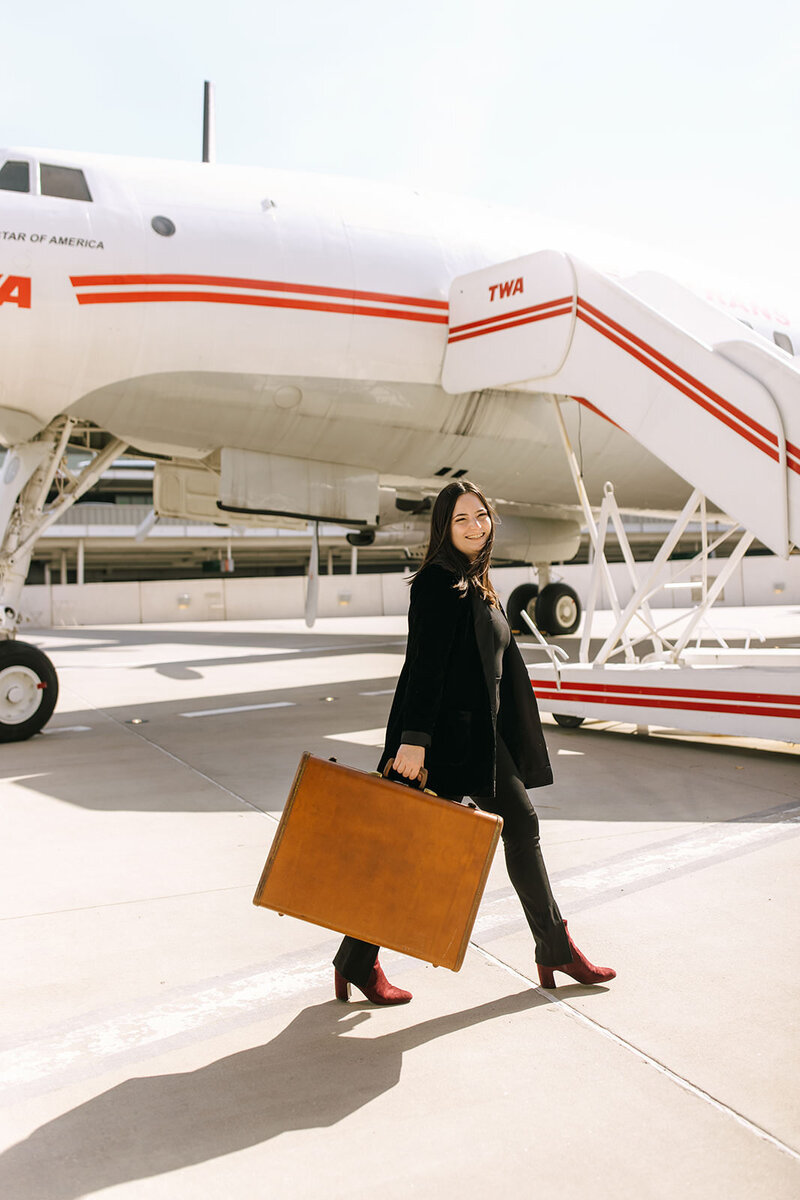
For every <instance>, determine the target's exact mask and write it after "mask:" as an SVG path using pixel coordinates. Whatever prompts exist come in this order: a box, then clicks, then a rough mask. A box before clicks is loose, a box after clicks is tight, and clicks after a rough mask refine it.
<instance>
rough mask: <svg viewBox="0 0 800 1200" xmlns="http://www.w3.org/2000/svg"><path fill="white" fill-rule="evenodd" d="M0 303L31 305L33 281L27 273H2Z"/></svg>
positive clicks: (27, 306)
mask: <svg viewBox="0 0 800 1200" xmlns="http://www.w3.org/2000/svg"><path fill="white" fill-rule="evenodd" d="M0 304H16V305H17V306H18V307H19V308H30V306H31V281H30V279H28V278H27V277H26V276H25V275H0Z"/></svg>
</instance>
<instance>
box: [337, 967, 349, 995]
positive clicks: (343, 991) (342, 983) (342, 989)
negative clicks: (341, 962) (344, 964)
mask: <svg viewBox="0 0 800 1200" xmlns="http://www.w3.org/2000/svg"><path fill="white" fill-rule="evenodd" d="M333 982H334V987H335V988H336V999H337V1000H349V999H350V984H349V983H348V981H347V980H346V979H345V977H344V975H340V974H339V972H338V971H337V970H336V968H335V967H334V971H333Z"/></svg>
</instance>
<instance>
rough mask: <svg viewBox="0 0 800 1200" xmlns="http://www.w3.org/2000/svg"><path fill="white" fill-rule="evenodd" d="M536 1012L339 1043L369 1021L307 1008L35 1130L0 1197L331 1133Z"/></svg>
mask: <svg viewBox="0 0 800 1200" xmlns="http://www.w3.org/2000/svg"><path fill="white" fill-rule="evenodd" d="M546 1003H547V1001H546V1000H544V999H543V998H542V997H541V996H540V995H538V994H537V993H536V992H535V991H533V990H532V989H531V990H530V991H524V992H520V993H518V994H517V995H514V996H508V997H505V998H503V999H502V1000H494V1001H491V1002H490V1003H488V1004H481V1005H478V1006H476V1007H475V1008H469V1009H465V1010H464V1011H462V1012H459V1013H453V1014H451V1015H448V1016H443V1017H437V1018H435V1019H433V1020H430V1021H423V1022H422V1023H421V1024H420V1025H415V1026H412V1027H411V1028H410V1029H402V1030H398V1031H397V1032H395V1033H388V1034H384V1035H383V1036H377V1037H347V1036H346V1035H347V1034H348V1033H350V1032H351V1031H352V1030H353V1029H355V1028H356V1026H357V1025H359V1024H361V1023H362V1022H364V1021H372V1020H379V1019H380V1014H379V1013H377V1012H373V1011H372V1010H370V1009H367V1008H366V1007H355V1006H350V1007H348V1008H345V1007H344V1006H343V1005H342V1004H339V1003H338V1002H336V1001H327V1002H325V1003H323V1004H317V1005H314V1006H312V1007H310V1008H306V1009H304V1010H303V1011H302V1012H301V1013H299V1014H298V1016H297V1017H295V1019H294V1020H293V1021H292V1022H291V1024H289V1025H288V1026H287V1027H286V1029H284V1030H283V1031H282V1032H281V1033H279V1034H278V1035H277V1037H275V1038H273V1040H272V1041H271V1042H267V1044H266V1045H264V1046H256V1047H254V1048H253V1049H251V1050H243V1051H240V1052H239V1053H237V1054H231V1055H229V1056H228V1057H227V1058H221V1059H219V1060H218V1061H217V1062H213V1063H210V1064H209V1065H208V1066H207V1067H201V1068H200V1069H199V1070H197V1071H187V1072H185V1073H182V1074H175V1075H153V1076H146V1077H143V1078H139V1079H129V1080H127V1081H126V1082H125V1083H121V1084H119V1085H118V1086H117V1087H114V1088H111V1089H110V1091H107V1092H104V1093H103V1094H102V1095H100V1096H96V1097H95V1098H94V1099H92V1100H89V1101H87V1103H86V1104H82V1105H80V1107H78V1108H75V1109H73V1110H72V1111H71V1112H67V1113H65V1114H64V1115H63V1116H60V1117H56V1118H55V1119H54V1120H52V1121H50V1122H48V1123H47V1124H46V1125H42V1126H41V1127H40V1128H39V1129H37V1130H35V1131H34V1132H33V1133H32V1134H31V1135H30V1137H28V1138H26V1139H25V1141H23V1142H19V1143H18V1144H17V1145H16V1146H12V1147H11V1148H10V1149H9V1150H7V1151H6V1153H5V1154H3V1155H0V1195H2V1196H13V1197H15V1200H76V1198H77V1197H80V1196H85V1195H87V1194H90V1193H92V1192H96V1191H99V1190H100V1189H101V1188H108V1187H112V1186H113V1185H114V1184H119V1183H125V1182H127V1181H129V1180H133V1179H144V1178H147V1177H149V1176H151V1175H160V1174H163V1173H164V1172H167V1171H175V1170H177V1169H178V1168H180V1167H186V1166H191V1165H192V1164H195V1163H199V1162H204V1161H206V1160H208V1159H212V1158H217V1157H219V1156H220V1155H224V1154H231V1153H232V1152H233V1151H235V1150H242V1149H244V1148H246V1147H248V1146H254V1145H257V1144H258V1143H260V1142H265V1141H267V1140H268V1139H269V1138H272V1137H275V1136H277V1134H279V1133H285V1132H287V1131H288V1130H292V1129H308V1128H317V1127H321V1126H328V1125H334V1124H336V1122H337V1121H341V1120H342V1119H343V1118H344V1117H346V1116H348V1115H349V1114H350V1113H351V1112H354V1111H355V1110H356V1109H358V1108H361V1107H362V1105H364V1104H368V1103H369V1102H370V1101H371V1100H373V1099H375V1097H377V1096H380V1095H381V1094H382V1093H383V1092H386V1091H388V1090H389V1089H390V1088H393V1087H394V1086H395V1084H396V1083H397V1082H398V1080H399V1078H400V1069H401V1065H402V1059H403V1054H404V1052H405V1051H406V1050H411V1049H413V1048H414V1047H416V1046H420V1045H423V1044H424V1043H425V1042H429V1041H432V1040H433V1039H434V1038H437V1037H442V1036H445V1035H446V1034H449V1033H453V1032H455V1031H456V1030H459V1029H466V1028H468V1027H469V1026H471V1025H477V1024H479V1023H481V1022H483V1021H488V1020H491V1019H493V1018H495V1017H502V1016H508V1015H510V1014H513V1013H521V1012H525V1011H527V1010H528V1009H531V1008H535V1007H537V1006H538V1005H540V1004H546Z"/></svg>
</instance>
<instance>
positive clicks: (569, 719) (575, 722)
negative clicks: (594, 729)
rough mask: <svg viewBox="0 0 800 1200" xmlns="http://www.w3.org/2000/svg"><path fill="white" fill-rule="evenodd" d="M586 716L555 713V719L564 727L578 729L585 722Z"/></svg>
mask: <svg viewBox="0 0 800 1200" xmlns="http://www.w3.org/2000/svg"><path fill="white" fill-rule="evenodd" d="M584 719H585V718H584V717H573V715H572V713H553V720H554V721H555V722H556V724H557V725H560V726H561V727H562V728H563V729H577V728H578V726H579V725H582V724H583V722H584Z"/></svg>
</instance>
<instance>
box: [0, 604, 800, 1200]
mask: <svg viewBox="0 0 800 1200" xmlns="http://www.w3.org/2000/svg"><path fill="white" fill-rule="evenodd" d="M780 615H781V618H782V619H783V621H784V624H783V625H782V626H781V636H782V637H784V638H785V637H788V638H789V639H790V641H791V639H792V638H794V640H795V642H800V614H799V613H798V612H797V610H796V609H795V610H794V612H793V613H788V616H787V610H785V609H784V610H782V613H781V614H780ZM404 629H405V621H404V619H402V618H370V619H355V618H349V619H348V618H343V619H336V620H334V619H331V620H327V621H322V622H319V623H318V624H317V626H316V627H315V628H314V629H313V630H307V629H306V628H305V626H304V625H303V624H302V623H301V622H299V621H255V622H242V623H226V624H221V623H218V622H210V623H206V624H188V623H183V624H175V625H161V626H155V627H154V626H149V627H143V626H131V627H125V628H122V627H113V628H112V627H96V628H91V629H87V628H79V629H67V630H59V631H53V632H43V633H40V634H34V635H32V636H31V635H29V634H27V635H26V636H27V637H28V638H29V640H32V641H34V642H36V643H37V644H38V645H40V646H41V647H42V648H43V649H44V650H46V651H47V652H48V653H49V654H50V655H51V657H52V658H53V660H54V662H55V663H56V666H57V667H58V669H59V675H60V681H61V696H60V699H59V704H58V707H57V710H56V714H55V716H54V718H53V720H52V721H51V723H50V725H49V726H48V729H47V731H46V732H45V733H44V734H42V735H40V736H38V737H36V738H34V739H32V740H31V741H29V742H24V743H18V744H10V745H5V746H2V747H1V748H0V756H1V758H2V764H3V766H2V776H3V779H2V783H0V795H2V800H3V809H4V816H5V821H4V836H3V851H2V856H3V869H2V872H0V894H1V895H2V908H1V909H0V911H1V912H2V916H3V920H2V921H1V922H0V937H2V942H1V943H0V945H1V946H2V961H3V964H4V981H3V992H4V1000H3V1026H2V1031H1V1032H0V1039H1V1043H2V1044H0V1063H1V1064H2V1066H1V1068H0V1090H1V1091H2V1103H3V1109H2V1113H3V1116H2V1131H1V1133H0V1150H2V1153H0V1196H2V1197H3V1198H4V1200H73V1198H78V1197H83V1196H94V1195H102V1196H104V1197H106V1196H107V1197H109V1198H110V1197H114V1200H123V1198H124V1200H130V1198H136V1200H140V1198H141V1200H156V1198H158V1200H175V1198H176V1197H178V1198H180V1200H256V1198H261V1197H269V1198H270V1200H273V1198H274V1200H284V1198H285V1200H306V1198H309V1200H310V1198H312V1197H313V1198H315V1200H316V1198H317V1197H320V1196H324V1197H326V1198H328V1200H331V1198H338V1197H343V1198H344V1197H356V1198H357V1200H361V1198H362V1197H363V1198H366V1197H370V1196H376V1197H378V1196H380V1197H381V1198H382V1200H395V1198H397V1200H400V1198H402V1197H407V1196H418V1197H425V1198H427V1197H436V1198H437V1200H438V1198H446V1197H451V1196H453V1197H469V1198H472V1197H475V1198H476V1200H482V1198H483V1197H489V1196H494V1195H496V1194H498V1193H499V1194H501V1195H502V1194H504V1193H507V1194H511V1195H515V1196H526V1197H527V1196H531V1197H534V1196H538V1195H558V1196H560V1197H566V1198H567V1200H572V1198H573V1197H574V1198H576V1200H577V1198H578V1197H584V1196H587V1195H591V1196H595V1197H600V1198H605V1197H608V1198H609V1200H611V1198H612V1197H613V1198H615V1200H619V1198H623V1200H627V1198H628V1197H630V1198H631V1200H640V1198H644V1200H651V1198H652V1200H661V1198H662V1197H663V1198H664V1200H666V1198H667V1197H670V1198H672V1197H674V1196H676V1195H678V1196H681V1197H682V1200H699V1198H704V1200H705V1198H708V1197H711V1198H716V1197H719V1198H720V1200H722V1198H724V1200H739V1198H741V1200H761V1198H763V1200H784V1198H786V1200H789V1197H792V1200H794V1198H795V1197H797V1196H798V1195H800V1084H799V1083H798V1054H797V1033H796V1029H797V1011H798V969H797V963H798V960H800V947H799V946H798V932H797V929H798V921H797V885H796V880H797V878H798V870H799V869H800V839H798V833H799V832H800V786H799V784H800V772H799V771H798V767H800V761H798V748H797V747H789V746H782V745H777V744H772V743H763V742H761V743H757V742H748V743H744V742H736V741H733V740H732V739H724V738H714V737H703V736H701V735H675V734H670V733H669V732H668V731H660V732H657V733H654V734H653V735H652V736H647V737H643V736H641V735H637V734H636V733H635V732H634V731H633V730H632V729H631V728H630V727H627V726H620V725H618V724H613V723H605V724H603V723H595V724H587V725H586V726H584V727H583V728H581V729H577V730H566V729H561V728H560V727H558V726H556V725H555V724H553V723H552V722H551V721H550V720H549V718H548V719H547V723H546V734H547V740H548V745H549V747H550V752H551V757H552V760H553V765H554V768H555V772H556V784H555V785H554V786H553V787H551V788H547V789H543V790H541V791H538V792H534V793H532V794H533V797H534V801H535V803H536V806H537V809H538V811H539V813H540V816H541V818H542V840H543V846H544V851H545V858H546V861H547V863H548V867H549V870H550V874H551V877H552V880H553V887H554V891H555V893H556V896H557V898H558V899H559V903H560V905H561V907H562V910H563V911H564V914H565V915H566V916H568V917H569V919H570V930H571V932H572V933H573V936H574V937H575V940H576V942H577V943H578V944H579V945H580V946H581V947H582V948H583V949H584V950H585V951H586V953H587V954H588V956H589V957H590V958H591V959H592V960H593V961H595V962H598V963H600V964H606V963H608V964H611V965H613V966H614V967H615V968H616V969H617V972H618V977H617V979H616V980H614V981H613V982H612V983H611V984H610V985H609V986H608V987H580V986H578V985H577V984H572V983H570V982H569V981H568V980H567V977H566V976H557V980H559V981H561V983H562V985H563V986H560V987H559V988H558V989H557V990H556V991H554V992H545V991H542V990H540V989H539V988H538V987H537V986H536V985H535V979H536V974H535V966H534V954H533V945H532V942H531V938H530V934H529V933H528V930H527V927H526V925H525V923H524V919H523V917H522V913H521V911H520V909H519V906H518V903H517V901H516V897H515V896H514V894H513V892H512V890H511V888H510V886H509V883H508V878H507V875H506V873H505V867H504V864H503V861H502V854H500V855H498V858H497V859H496V862H495V865H494V867H493V870H492V873H491V876H490V879H489V883H488V885H487V889H486V895H485V899H484V903H483V905H482V907H481V911H480V914H479V917H478V921H477V924H476V927H475V932H474V936H473V941H472V944H471V947H470V949H469V951H468V954H467V958H466V961H465V963H464V966H463V968H462V970H461V971H460V972H459V973H458V974H453V973H451V972H449V971H446V970H436V969H434V968H432V967H430V966H427V965H426V964H424V963H421V962H418V961H416V960H412V959H408V958H403V957H401V956H400V955H397V954H392V953H388V952H385V953H384V954H383V955H382V962H383V964H384V966H385V967H386V969H387V974H389V976H390V978H392V979H394V980H395V981H396V982H398V983H399V984H400V985H402V986H406V987H408V988H409V989H410V990H411V991H413V992H414V1001H413V1003H411V1004H410V1005H407V1006H403V1007H400V1008H389V1009H382V1008H376V1007H373V1006H372V1005H370V1004H368V1003H367V1002H366V1001H358V1000H353V1001H352V1002H351V1003H350V1004H348V1005H344V1004H341V1003H339V1002H337V1001H335V1000H334V998H333V978H332V977H333V970H332V967H331V966H330V960H331V957H332V955H333V953H334V951H335V948H336V945H337V943H338V938H337V937H336V936H335V935H333V934H330V933H329V932H327V931H325V930H323V929H319V928H317V927H314V926H311V925H308V924H304V923H302V922H299V921H295V920H292V919H290V918H283V919H282V918H280V917H278V916H277V914H274V913H271V912H267V911H265V910H263V909H256V908H254V907H253V905H252V903H251V901H252V895H253V891H254V888H255V885H256V883H257V881H258V878H259V875H260V872H261V868H262V866H263V863H264V860H265V858H266V855H267V851H268V849H269V845H270V841H271V839H272V836H273V834H274V831H275V828H276V822H277V818H278V816H279V813H280V810H281V807H282V804H283V801H284V799H285V797H286V794H287V791H288V788H289V785H290V782H291V779H292V776H293V773H294V770H295V767H296V765H297V761H298V759H299V757H300V754H301V752H302V751H303V750H310V751H311V752H312V753H315V754H319V755H324V756H326V757H327V756H331V755H335V756H336V757H338V758H339V759H340V761H343V762H348V763H351V764H352V765H354V766H358V767H363V768H366V769H372V768H373V767H374V765H375V762H376V759H377V749H376V747H377V746H378V744H379V743H381V742H382V734H383V728H384V725H385V721H386V717H387V714H388V709H389V703H390V700H391V693H392V690H393V688H394V683H395V681H396V678H397V674H398V672H399V669H400V665H401V663H402V655H403V649H404ZM354 995H358V993H354Z"/></svg>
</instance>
